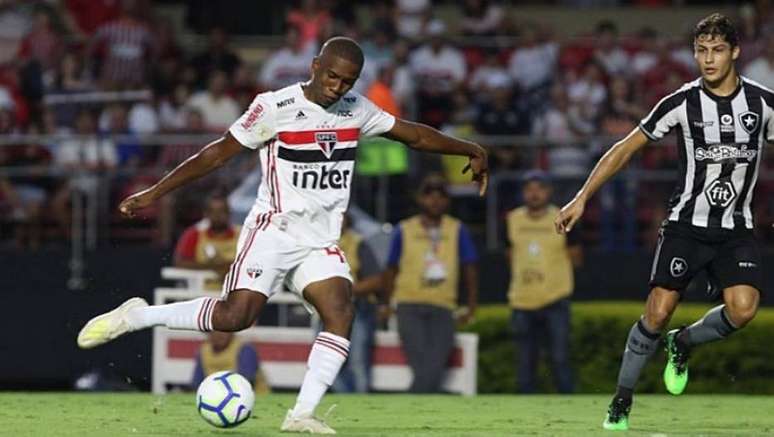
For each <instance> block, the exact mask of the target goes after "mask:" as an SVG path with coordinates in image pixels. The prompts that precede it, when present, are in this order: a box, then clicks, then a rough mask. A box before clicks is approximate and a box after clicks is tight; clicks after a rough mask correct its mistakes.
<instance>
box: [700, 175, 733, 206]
mask: <svg viewBox="0 0 774 437" xmlns="http://www.w3.org/2000/svg"><path fill="white" fill-rule="evenodd" d="M704 194H705V195H706V196H707V202H709V204H710V205H712V206H714V207H718V208H726V207H728V205H730V204H731V202H733V201H734V199H735V198H736V190H735V189H734V184H732V183H731V181H721V180H720V179H715V180H714V181H713V182H712V183H711V184H710V186H709V187H707V189H706V190H705V191H704Z"/></svg>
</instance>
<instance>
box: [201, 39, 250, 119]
mask: <svg viewBox="0 0 774 437" xmlns="http://www.w3.org/2000/svg"><path fill="white" fill-rule="evenodd" d="M241 62H242V61H241V60H240V59H239V56H237V54H236V53H234V51H233V50H231V48H229V46H228V35H227V34H226V31H225V30H224V29H222V28H220V27H215V28H213V29H212V30H211V31H210V37H209V41H208V46H207V50H205V51H204V52H202V53H199V54H198V55H196V56H194V57H193V59H191V66H192V67H193V68H194V71H195V72H196V87H197V88H198V89H204V88H205V87H207V84H208V81H209V78H210V76H211V75H212V74H214V73H215V72H216V71H223V72H225V73H226V75H227V78H231V75H232V74H233V73H234V70H236V68H237V67H238V66H239V65H240V64H241ZM232 121H233V120H232Z"/></svg>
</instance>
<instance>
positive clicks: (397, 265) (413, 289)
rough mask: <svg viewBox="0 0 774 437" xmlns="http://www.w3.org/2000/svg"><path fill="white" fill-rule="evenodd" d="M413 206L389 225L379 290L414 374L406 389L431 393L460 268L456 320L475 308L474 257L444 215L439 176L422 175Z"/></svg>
mask: <svg viewBox="0 0 774 437" xmlns="http://www.w3.org/2000/svg"><path fill="white" fill-rule="evenodd" d="M417 202H418V204H419V207H420V210H421V212H420V214H419V215H415V216H413V217H409V218H407V219H405V220H403V221H401V222H400V223H399V224H398V225H397V226H396V227H395V231H394V233H393V238H392V242H391V245H390V252H389V256H388V261H387V266H388V268H387V271H386V273H385V288H386V291H387V296H388V297H389V296H392V298H393V301H394V303H395V304H397V317H398V333H399V335H400V340H401V344H402V346H403V352H404V354H405V355H406V358H407V360H408V363H409V366H410V367H411V369H412V371H413V374H414V378H413V380H412V383H411V387H410V391H411V392H413V393H437V392H440V391H441V385H442V383H443V380H444V374H445V370H446V363H447V361H448V359H449V354H450V353H451V351H452V348H453V346H454V331H455V320H454V311H455V308H456V307H457V289H458V280H459V277H460V270H461V271H462V278H463V284H464V287H465V288H466V289H467V293H468V300H467V302H468V306H467V309H466V310H464V311H463V312H462V313H460V320H459V321H460V322H461V323H467V322H468V321H469V320H470V319H471V318H472V317H473V314H474V312H475V310H476V306H477V302H478V267H477V265H476V263H477V261H478V255H477V253H476V248H475V245H474V244H473V240H472V239H471V237H470V233H469V232H468V230H467V229H466V228H465V226H464V225H463V224H462V223H461V222H460V221H459V220H457V219H455V218H453V217H451V216H449V215H447V214H446V211H447V210H448V208H449V195H448V192H447V190H446V183H445V181H444V179H443V178H442V177H440V176H437V175H431V176H428V177H427V178H426V179H425V180H424V181H423V182H422V183H421V184H420V187H419V194H418V196H417ZM460 266H461V267H462V268H461V269H460Z"/></svg>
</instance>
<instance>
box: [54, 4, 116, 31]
mask: <svg viewBox="0 0 774 437" xmlns="http://www.w3.org/2000/svg"><path fill="white" fill-rule="evenodd" d="M64 2H65V5H66V7H67V10H68V11H69V12H70V13H71V14H72V16H73V18H74V19H75V22H76V24H77V25H78V28H79V29H80V30H81V31H82V32H84V33H86V34H89V35H91V34H92V33H94V32H95V31H96V30H97V29H98V28H100V27H101V26H102V25H104V24H106V23H108V22H110V21H113V20H116V19H117V18H118V17H119V16H120V15H121V2H122V0H65V1H64Z"/></svg>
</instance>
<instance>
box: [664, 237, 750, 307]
mask: <svg viewBox="0 0 774 437" xmlns="http://www.w3.org/2000/svg"><path fill="white" fill-rule="evenodd" d="M702 270H705V271H706V272H707V276H708V277H709V279H710V282H712V285H713V286H715V287H718V288H719V289H720V290H723V289H725V288H728V287H731V286H733V285H750V286H752V287H755V288H756V289H757V290H758V291H761V287H762V285H763V273H762V272H763V265H762V259H761V253H760V249H759V248H758V242H757V241H756V240H755V237H754V236H753V234H752V231H748V230H742V231H726V230H720V231H718V230H707V229H703V228H699V227H696V226H691V225H687V224H682V223H676V222H664V224H663V225H662V226H661V229H660V230H659V238H658V244H657V245H656V253H655V255H654V257H653V267H652V268H651V271H650V286H651V287H663V288H666V289H669V290H676V291H680V292H682V291H683V290H685V288H686V287H687V286H688V283H689V282H691V279H693V277H694V276H696V274H697V273H699V272H701V271H702Z"/></svg>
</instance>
